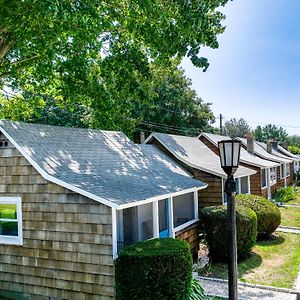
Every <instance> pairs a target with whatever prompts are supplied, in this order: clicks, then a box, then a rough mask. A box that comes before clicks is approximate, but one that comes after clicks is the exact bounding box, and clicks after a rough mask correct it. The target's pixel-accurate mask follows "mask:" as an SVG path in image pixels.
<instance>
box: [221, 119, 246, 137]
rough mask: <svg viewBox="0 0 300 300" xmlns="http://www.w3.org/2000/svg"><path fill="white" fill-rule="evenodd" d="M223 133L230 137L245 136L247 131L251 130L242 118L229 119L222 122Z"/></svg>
mask: <svg viewBox="0 0 300 300" xmlns="http://www.w3.org/2000/svg"><path fill="white" fill-rule="evenodd" d="M223 130H224V133H225V134H226V135H228V136H230V137H231V138H236V137H246V136H247V133H248V132H249V131H250V130H251V128H250V126H249V125H248V124H247V122H246V121H245V120H244V119H242V118H241V119H239V120H237V119H235V118H233V119H230V120H229V121H227V122H225V124H224V128H223Z"/></svg>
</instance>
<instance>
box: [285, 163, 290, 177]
mask: <svg viewBox="0 0 300 300" xmlns="http://www.w3.org/2000/svg"><path fill="white" fill-rule="evenodd" d="M287 166H289V174H288V173H287ZM285 176H286V177H290V176H291V165H290V163H287V164H285Z"/></svg>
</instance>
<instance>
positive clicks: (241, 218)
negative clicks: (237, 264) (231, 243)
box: [201, 205, 257, 262]
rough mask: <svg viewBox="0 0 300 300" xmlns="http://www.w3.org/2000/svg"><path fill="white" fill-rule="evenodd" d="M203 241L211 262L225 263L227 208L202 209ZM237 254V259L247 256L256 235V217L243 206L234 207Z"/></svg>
mask: <svg viewBox="0 0 300 300" xmlns="http://www.w3.org/2000/svg"><path fill="white" fill-rule="evenodd" d="M201 213H202V219H203V225H204V231H205V239H206V241H207V243H208V247H209V255H210V257H211V258H212V260H213V261H221V262H222V261H227V260H228V247H227V235H228V234H227V224H228V222H227V207H226V206H223V205H220V206H211V207H206V208H204V209H202V211H201ZM236 223H237V254H238V259H239V260H241V259H244V258H246V257H247V256H248V254H249V252H250V251H251V248H252V247H253V246H254V243H255V241H256V235H257V217H256V214H255V212H254V211H253V210H252V209H250V208H248V207H245V206H237V207H236Z"/></svg>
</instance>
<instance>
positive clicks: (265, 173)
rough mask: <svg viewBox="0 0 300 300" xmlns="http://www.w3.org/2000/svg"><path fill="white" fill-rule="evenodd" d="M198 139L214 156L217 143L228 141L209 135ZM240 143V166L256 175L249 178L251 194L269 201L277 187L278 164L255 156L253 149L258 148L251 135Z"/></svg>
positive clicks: (203, 134) (215, 135)
mask: <svg viewBox="0 0 300 300" xmlns="http://www.w3.org/2000/svg"><path fill="white" fill-rule="evenodd" d="M198 138H199V140H200V141H202V142H203V143H205V145H206V146H207V147H209V148H210V149H211V150H212V151H213V152H214V153H216V154H217V153H219V152H218V151H219V150H218V142H219V141H221V140H226V139H230V137H228V136H223V135H218V134H211V133H201V134H200V135H199V137H198ZM242 142H243V144H242V146H243V147H242V148H241V153H240V164H241V165H242V166H244V167H247V168H250V169H252V170H254V171H256V173H255V174H254V175H252V176H251V177H250V178H251V180H250V188H251V193H252V194H255V195H259V196H263V197H265V198H268V199H271V198H272V193H274V192H275V189H276V186H277V185H276V183H277V179H276V167H279V166H280V164H279V163H278V162H273V161H270V160H267V159H262V158H260V157H259V156H257V155H256V153H255V149H256V148H257V147H259V146H257V145H255V142H254V139H253V135H252V134H250V135H248V137H247V140H246V141H245V140H242ZM259 148H260V147H259ZM240 184H242V183H240Z"/></svg>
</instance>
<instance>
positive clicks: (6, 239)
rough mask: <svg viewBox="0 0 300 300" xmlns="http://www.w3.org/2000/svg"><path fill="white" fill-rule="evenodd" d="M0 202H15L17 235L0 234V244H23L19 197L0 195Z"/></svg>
mask: <svg viewBox="0 0 300 300" xmlns="http://www.w3.org/2000/svg"><path fill="white" fill-rule="evenodd" d="M0 204H16V206H17V222H18V236H6V235H0V244H7V245H21V246H22V245H23V227H22V201H21V197H0Z"/></svg>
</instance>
